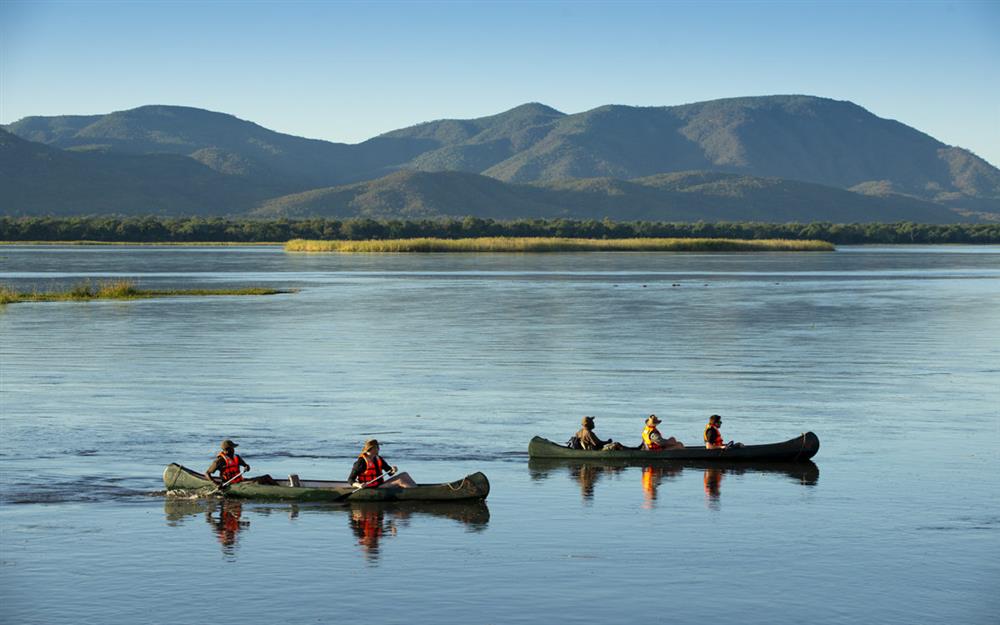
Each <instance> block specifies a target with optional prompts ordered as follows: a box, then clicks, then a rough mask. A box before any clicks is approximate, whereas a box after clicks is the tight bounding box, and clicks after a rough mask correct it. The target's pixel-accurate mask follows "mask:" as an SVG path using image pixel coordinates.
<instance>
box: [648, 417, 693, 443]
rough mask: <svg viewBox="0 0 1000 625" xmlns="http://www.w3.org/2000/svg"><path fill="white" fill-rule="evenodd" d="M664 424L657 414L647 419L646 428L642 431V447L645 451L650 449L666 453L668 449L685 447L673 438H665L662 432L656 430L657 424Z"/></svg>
mask: <svg viewBox="0 0 1000 625" xmlns="http://www.w3.org/2000/svg"><path fill="white" fill-rule="evenodd" d="M659 423H663V421H661V420H660V419H659V418H658V417H657V416H656V415H655V414H651V415H649V418H647V419H646V427H645V428H644V429H643V430H642V447H643V449H648V450H649V451H664V450H667V449H680V448H682V447H684V443H682V442H680V441H679V440H677V439H676V438H674V437H673V436H671V437H670V438H666V439H665V438H663V436H662V435H661V434H660V431H659V430H658V429H657V428H656V426H657V424H659Z"/></svg>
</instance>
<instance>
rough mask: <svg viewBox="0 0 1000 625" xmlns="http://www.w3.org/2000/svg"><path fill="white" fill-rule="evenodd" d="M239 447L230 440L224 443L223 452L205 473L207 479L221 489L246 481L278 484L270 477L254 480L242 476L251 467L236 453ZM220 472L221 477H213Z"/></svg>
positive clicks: (264, 476)
mask: <svg viewBox="0 0 1000 625" xmlns="http://www.w3.org/2000/svg"><path fill="white" fill-rule="evenodd" d="M237 447H239V444H238V443H234V442H233V441H231V440H229V439H228V438H227V439H226V440H224V441H222V451H220V452H219V453H218V455H217V456H215V460H213V461H212V464H210V465H209V466H208V470H207V471H205V478H206V479H208V480H211V481H212V482H215V483H216V484H218V485H219V486H220V487H221V486H222V485H223V484H226V482H229V483H228V484H227V486H232V485H234V484H239V483H240V482H242V481H244V479H245V480H246V481H247V482H256V483H257V484H272V485H273V484H277V482H275V481H274V479H273V478H272V477H271V476H270V475H261V476H258V477H254V478H244V477H243V476H242V475H240V472H241V469H242V472H244V473H246V472H248V471H249V470H250V465H249V464H247V463H246V461H245V460H244V459H243V457H242V456H240V455H238V454H237V453H236V448H237ZM215 472H219V477H217V478H216V477H212V474H213V473H215Z"/></svg>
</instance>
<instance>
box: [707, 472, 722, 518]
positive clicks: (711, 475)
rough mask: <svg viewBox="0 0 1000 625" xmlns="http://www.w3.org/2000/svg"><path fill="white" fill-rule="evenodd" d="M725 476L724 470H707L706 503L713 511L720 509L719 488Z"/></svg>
mask: <svg viewBox="0 0 1000 625" xmlns="http://www.w3.org/2000/svg"><path fill="white" fill-rule="evenodd" d="M725 474H726V472H725V471H723V470H722V469H705V477H704V482H705V503H706V504H707V505H708V507H709V508H711V509H712V510H718V509H719V487H720V486H721V485H722V476H723V475H725Z"/></svg>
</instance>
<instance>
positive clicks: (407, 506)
mask: <svg viewBox="0 0 1000 625" xmlns="http://www.w3.org/2000/svg"><path fill="white" fill-rule="evenodd" d="M303 511H309V512H314V513H320V514H331V515H333V514H344V515H346V516H347V521H348V527H349V528H350V529H351V531H352V532H353V533H354V536H355V537H356V538H357V544H358V546H359V547H360V550H361V553H362V555H363V556H364V557H365V559H366V560H367V561H368V562H369V563H371V564H376V563H377V562H378V558H379V544H380V541H381V540H382V539H383V538H386V537H392V536H395V535H396V534H397V532H398V531H399V528H401V527H406V526H407V525H408V524H409V521H410V519H411V518H413V517H415V516H421V515H423V516H431V517H439V518H440V517H443V518H448V519H452V520H455V521H458V522H459V523H461V524H463V525H465V526H466V528H467V529H468V530H470V531H473V532H481V531H483V530H484V529H486V526H487V525H488V524H489V521H490V510H489V508H488V507H487V506H486V502H484V501H476V502H469V503H459V502H453V503H443V502H363V503H350V504H344V505H331V504H297V503H282V504H260V505H255V504H252V503H247V502H243V501H238V500H233V499H224V498H223V499H188V498H176V497H169V496H168V497H166V498H165V499H164V503H163V512H164V516H165V518H166V522H167V525H168V526H171V527H177V526H179V525H181V524H183V523H184V521H185V520H186V519H187V517H193V516H199V515H203V516H204V518H205V522H206V523H207V524H208V525H209V526H210V527H211V529H212V532H213V533H214V534H215V536H216V538H217V539H218V542H219V544H220V545H222V553H223V555H225V556H227V557H230V558H234V557H235V556H236V554H237V547H238V543H239V535H240V533H241V532H244V531H246V530H247V529H248V528H249V527H250V520H249V519H248V518H245V514H246V513H247V512H249V513H253V514H259V515H264V516H269V515H272V514H274V513H276V512H281V513H286V514H287V515H288V519H289V521H295V520H296V519H298V518H299V516H300V514H301V513H302V512H303Z"/></svg>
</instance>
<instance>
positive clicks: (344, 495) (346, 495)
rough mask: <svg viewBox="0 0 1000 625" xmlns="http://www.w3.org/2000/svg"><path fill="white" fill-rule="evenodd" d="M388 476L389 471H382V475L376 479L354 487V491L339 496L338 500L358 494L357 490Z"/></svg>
mask: <svg viewBox="0 0 1000 625" xmlns="http://www.w3.org/2000/svg"><path fill="white" fill-rule="evenodd" d="M388 475H391V474H390V472H389V471H383V472H382V474H381V475H379V476H378V477H376V478H374V479H371V480H368V481H367V482H365V483H364V484H362V485H360V486H356V487H354V490H352V491H351V492H349V493H344V494H343V495H341V496H340V497H338V499H347V498H348V497H350V496H351V495H353V494H354V493H356V492H358V491H359V490H361V489H363V488H364V487H366V486H368V485H369V484H374V483H375V482H377V481H379V480H380V479H382V478H384V477H386V476H388Z"/></svg>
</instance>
